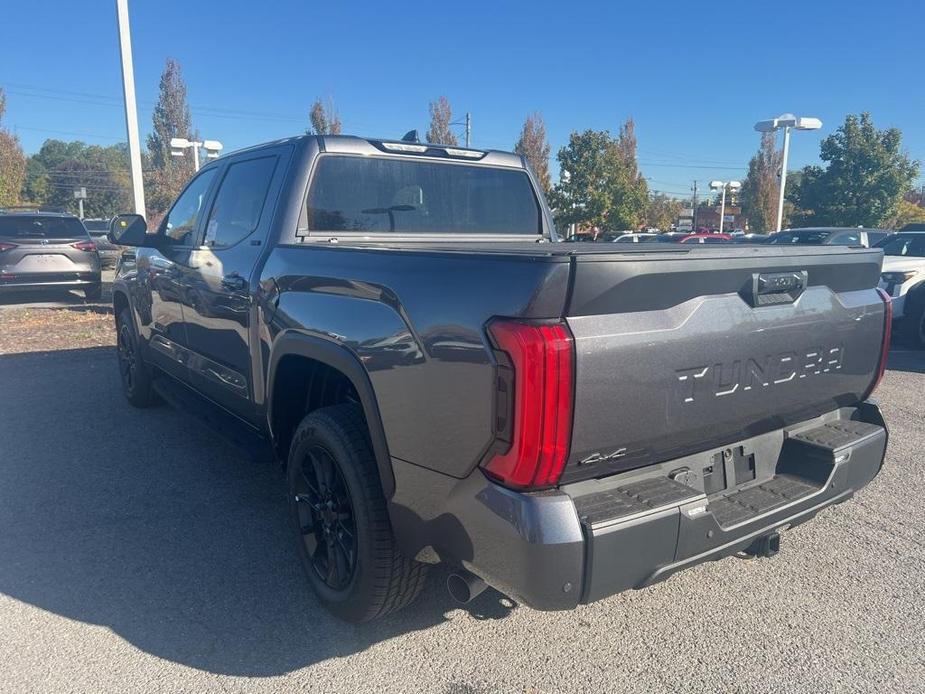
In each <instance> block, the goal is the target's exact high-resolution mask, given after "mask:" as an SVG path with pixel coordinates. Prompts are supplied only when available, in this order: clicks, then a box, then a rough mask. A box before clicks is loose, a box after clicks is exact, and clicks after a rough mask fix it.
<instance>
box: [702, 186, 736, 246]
mask: <svg viewBox="0 0 925 694" xmlns="http://www.w3.org/2000/svg"><path fill="white" fill-rule="evenodd" d="M741 187H742V184H741V183H739V182H738V181H710V190H721V191H722V194H721V196H720V205H719V233H720V234H722V233H723V220H724V218H725V216H726V191H727V190H738V189H739V188H741Z"/></svg>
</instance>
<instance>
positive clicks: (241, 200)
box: [205, 157, 276, 247]
mask: <svg viewBox="0 0 925 694" xmlns="http://www.w3.org/2000/svg"><path fill="white" fill-rule="evenodd" d="M275 169H276V157H261V158H259V159H249V160H247V161H241V162H236V163H234V164H232V165H231V166H229V167H228V171H227V172H226V173H225V177H224V178H223V179H222V182H221V187H220V188H219V189H218V193H216V195H215V202H214V203H213V205H212V211H211V212H210V213H209V223H208V224H207V225H206V236H205V245H206V246H215V247H227V246H233V245H234V244H236V243H238V241H240V240H242V239H243V238H245V237H247V236H249V235H250V234H251V233H253V231H254V230H255V229H256V228H257V225H258V224H259V223H260V217H261V214H262V213H263V207H264V204H265V202H266V199H267V191H268V190H269V189H270V182H271V181H272V180H273V171H274V170H275Z"/></svg>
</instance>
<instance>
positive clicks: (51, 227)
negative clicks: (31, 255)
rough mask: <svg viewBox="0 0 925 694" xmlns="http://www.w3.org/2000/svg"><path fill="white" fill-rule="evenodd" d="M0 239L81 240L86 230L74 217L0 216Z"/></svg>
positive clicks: (84, 236)
mask: <svg viewBox="0 0 925 694" xmlns="http://www.w3.org/2000/svg"><path fill="white" fill-rule="evenodd" d="M0 237H2V238H19V239H82V238H86V237H87V230H86V229H84V227H83V224H81V223H80V220H79V219H77V218H76V217H32V216H23V217H4V216H0Z"/></svg>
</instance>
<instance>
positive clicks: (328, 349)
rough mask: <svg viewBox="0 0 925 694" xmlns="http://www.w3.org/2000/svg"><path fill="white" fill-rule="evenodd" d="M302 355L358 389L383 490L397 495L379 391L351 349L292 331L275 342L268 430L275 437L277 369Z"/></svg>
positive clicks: (268, 388)
mask: <svg viewBox="0 0 925 694" xmlns="http://www.w3.org/2000/svg"><path fill="white" fill-rule="evenodd" d="M292 355H295V356H300V357H305V358H308V359H313V360H315V361H317V362H320V363H322V364H325V365H327V366H330V367H331V368H334V369H337V370H338V371H340V372H341V373H342V374H344V375H345V376H346V377H347V378H348V379H350V382H351V383H352V384H353V387H354V389H356V392H357V395H358V396H359V398H360V404H361V405H362V407H363V414H364V415H365V417H366V424H367V427H368V428H369V437H370V440H371V442H372V447H373V455H375V457H376V465H377V467H378V468H379V478H380V480H381V481H382V491H383V493H384V494H385V497H386V498H387V499H389V498H391V497H392V495H393V494H394V493H395V476H394V474H393V473H392V465H391V462H390V459H389V449H388V444H387V442H386V438H385V431H384V429H383V428H382V418H381V416H380V414H379V404H378V402H377V400H376V395H375V391H373V386H372V383H371V382H370V380H369V375H368V374H367V372H366V369H365V368H364V367H363V365H362V364H361V363H360V360H359V359H358V358H357V356H356V355H355V354H354V353H353V352H351V351H350V350H349V349H347V348H346V347H344V346H343V345H341V344H338V343H337V342H335V341H334V340H329V339H326V338H323V337H319V336H317V335H306V334H305V333H300V332H295V331H289V332H285V333H283V334H281V335H280V336H279V337H278V338H277V339H276V340H275V341H274V343H273V350H272V352H271V354H270V364H269V369H268V378H267V404H268V408H267V427H268V428H269V430H270V433H271V435H272V434H273V427H272V423H273V421H274V418H273V407H274V404H273V397H272V393H273V389H274V386H275V380H276V373H277V368H278V367H279V363H280V361H281V360H282V359H283V357H286V356H292Z"/></svg>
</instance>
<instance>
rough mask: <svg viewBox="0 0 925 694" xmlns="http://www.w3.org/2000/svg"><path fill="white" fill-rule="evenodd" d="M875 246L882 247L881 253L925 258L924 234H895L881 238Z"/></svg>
mask: <svg viewBox="0 0 925 694" xmlns="http://www.w3.org/2000/svg"><path fill="white" fill-rule="evenodd" d="M876 248H882V249H883V255H898V256H906V257H908V258H925V234H896V235H894V236H890V237H889V238H886V239H883V241H881V242H880V243H878V244H877V245H876Z"/></svg>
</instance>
